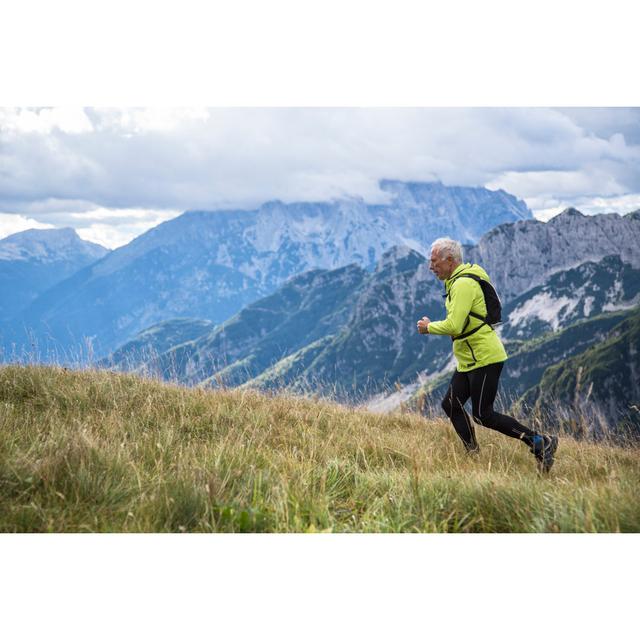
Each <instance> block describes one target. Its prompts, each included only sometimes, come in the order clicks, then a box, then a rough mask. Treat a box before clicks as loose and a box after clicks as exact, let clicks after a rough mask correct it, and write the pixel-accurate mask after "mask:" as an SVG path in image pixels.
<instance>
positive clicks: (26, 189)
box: [0, 108, 640, 246]
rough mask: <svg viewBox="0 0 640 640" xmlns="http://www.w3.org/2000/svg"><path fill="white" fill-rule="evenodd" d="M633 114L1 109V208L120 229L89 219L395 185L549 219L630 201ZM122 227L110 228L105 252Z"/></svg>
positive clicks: (639, 175)
mask: <svg viewBox="0 0 640 640" xmlns="http://www.w3.org/2000/svg"><path fill="white" fill-rule="evenodd" d="M74 114H75V115H74ZM639 115H640V110H637V109H636V110H632V109H626V110H621V111H616V110H615V109H612V110H609V109H600V110H598V109H590V110H587V111H578V112H577V113H576V112H575V110H559V109H548V108H536V109H525V108H512V109H507V108H486V109H472V108H451V109H443V108H434V109H418V108H398V109H391V108H389V109H387V108H383V109H374V108H365V109H328V108H320V109H294V108H283V109H259V108H249V109H228V108H226V109H92V108H88V109H85V110H80V111H79V112H78V111H77V110H76V111H73V110H72V111H70V112H68V113H67V116H68V119H65V117H63V116H64V114H63V113H62V112H59V111H57V110H51V109H50V110H43V109H40V110H33V109H31V110H24V109H22V110H20V109H17V110H15V109H14V110H4V111H0V145H1V149H0V169H1V170H0V209H1V210H4V211H11V212H15V213H21V214H24V215H29V216H32V217H34V218H35V219H37V220H39V221H41V222H45V223H53V224H56V225H60V224H69V223H71V224H74V225H76V227H77V228H82V227H84V228H85V229H90V228H92V225H94V224H98V223H104V224H109V225H111V226H117V227H120V228H121V229H125V227H126V226H127V225H132V224H134V222H135V220H136V217H135V215H133V214H123V215H122V216H120V217H118V216H116V215H113V214H104V215H106V216H107V217H106V218H104V219H103V220H101V219H98V218H97V217H96V215H97V214H95V212H96V211H97V210H99V209H103V210H105V211H107V210H108V211H114V210H117V211H124V210H148V211H183V210H185V209H219V208H246V207H253V206H257V205H258V204H260V203H262V202H265V201H267V200H272V199H280V200H284V201H294V200H323V199H329V198H333V197H342V196H347V195H352V196H360V197H363V198H364V199H365V200H367V201H369V202H377V201H380V200H381V199H382V198H383V197H384V196H383V194H381V193H380V191H379V189H378V184H377V183H378V180H379V179H381V178H397V179H403V180H435V179H439V180H442V181H443V182H444V183H445V184H458V185H486V186H489V187H490V188H503V189H505V190H506V191H509V192H511V193H513V194H514V195H516V196H518V197H521V198H524V199H525V200H526V201H527V203H528V204H529V205H530V206H531V207H532V208H533V209H534V210H548V209H552V208H554V207H556V206H559V204H558V203H560V204H562V203H564V202H565V201H568V202H571V203H573V202H574V201H577V199H578V198H584V197H590V198H596V197H607V198H611V197H617V196H622V195H624V194H631V193H638V192H640V146H638V144H637V141H638V140H640V117H638V116H639ZM618 116H619V121H620V126H619V127H616V122H617V120H616V118H618ZM634 118H635V121H634ZM85 120H86V121H87V122H88V123H89V124H88V125H87V123H86V122H85ZM74 122H75V124H73V123H74ZM54 123H55V125H54ZM82 123H84V124H82ZM70 131H75V132H76V133H74V134H73V135H70V133H69V132H70ZM574 206H575V205H574ZM92 212H94V213H93V214H92ZM71 213H77V214H82V218H81V217H79V216H76V217H75V218H72V217H70V216H71ZM94 214H95V215H94ZM136 215H137V214H136ZM92 216H93V217H92ZM151 219H152V218H151V217H149V218H148V220H151ZM134 226H135V225H134ZM96 229H97V227H96V228H94V231H93V232H91V233H98V231H96ZM133 229H134V227H129V231H126V232H125V231H118V232H117V234H116V235H114V236H113V238H112V240H111V241H110V243H111V244H110V246H113V243H114V242H119V241H120V240H119V239H121V238H122V237H125V236H127V234H129V233H131V232H132V231H133ZM100 233H103V232H102V231H101V232H100ZM114 233H115V232H114ZM117 238H119V239H117Z"/></svg>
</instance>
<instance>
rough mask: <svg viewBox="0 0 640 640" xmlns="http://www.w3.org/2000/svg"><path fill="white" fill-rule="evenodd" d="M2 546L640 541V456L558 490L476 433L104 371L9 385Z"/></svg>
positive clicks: (34, 375)
mask: <svg viewBox="0 0 640 640" xmlns="http://www.w3.org/2000/svg"><path fill="white" fill-rule="evenodd" d="M0 429H1V436H2V437H1V438H0V531H2V532H12V531H22V532H27V531H43V532H44V531H52V532H78V531H96V532H100V531H103V532H107V531H109V532H153V531H167V532H169V531H172V532H180V531H200V532H215V531H228V532H250V531H251V532H256V531H273V532H305V531H334V532H496V531H498V532H556V531H572V532H580V531H590V532H593V531H636V532H637V531H640V501H639V500H638V490H637V488H638V486H640V452H639V451H638V450H637V449H633V448H620V447H615V446H609V445H604V444H593V443H587V442H578V441H575V440H572V439H571V438H562V439H561V442H560V448H559V451H558V458H557V462H556V465H555V466H554V468H553V471H552V473H551V475H550V476H549V477H547V478H542V477H540V476H539V475H538V473H537V471H536V469H535V465H534V461H533V458H532V456H531V454H530V453H529V452H528V451H527V449H526V447H525V446H523V445H522V444H521V443H519V442H517V441H515V440H512V439H507V438H505V437H504V436H500V435H499V434H496V433H493V432H491V431H489V430H487V429H483V428H482V427H478V439H479V441H480V444H481V447H482V452H481V454H480V456H479V457H477V458H467V457H465V456H464V455H463V453H462V448H461V445H460V443H459V442H458V440H457V436H456V435H455V433H454V432H453V429H452V427H451V426H450V425H449V424H448V423H447V422H446V421H445V420H429V421H428V420H425V419H423V418H421V417H419V416H417V415H412V414H403V415H400V414H398V415H390V416H382V415H376V414H372V413H368V412H366V411H360V410H356V409H349V408H345V407H342V406H339V405H336V404H331V403H327V402H316V401H312V400H307V399H302V398H295V397H287V396H273V397H268V396H265V395H261V394H259V393H257V392H254V391H251V390H232V391H206V390H203V389H187V388H183V387H178V386H171V385H166V384H160V383H157V382H154V381H150V380H143V379H140V378H136V377H134V376H129V375H123V374H114V373H109V372H99V371H84V372H72V371H65V370H63V369H56V368H44V367H16V366H10V367H3V368H1V369H0Z"/></svg>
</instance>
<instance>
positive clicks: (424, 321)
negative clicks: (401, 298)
mask: <svg viewBox="0 0 640 640" xmlns="http://www.w3.org/2000/svg"><path fill="white" fill-rule="evenodd" d="M430 322H431V320H429V318H427V316H423V317H422V318H420V320H418V333H429V331H428V327H429V323H430Z"/></svg>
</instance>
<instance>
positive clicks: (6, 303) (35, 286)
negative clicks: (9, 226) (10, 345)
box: [0, 229, 109, 320]
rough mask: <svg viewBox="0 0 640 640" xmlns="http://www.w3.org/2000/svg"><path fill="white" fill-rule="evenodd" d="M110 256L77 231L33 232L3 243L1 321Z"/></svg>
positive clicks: (0, 252)
mask: <svg viewBox="0 0 640 640" xmlns="http://www.w3.org/2000/svg"><path fill="white" fill-rule="evenodd" d="M107 253H109V250H108V249H105V248H104V247H101V246H100V245H98V244H94V243H92V242H86V241H85V240H82V239H81V238H80V237H79V236H78V234H77V233H76V232H75V231H74V230H73V229H29V230H28V231H21V232H20V233H14V234H13V235H10V236H8V237H6V238H3V239H2V240H0V319H1V320H7V319H8V318H10V317H12V316H13V315H15V314H16V313H18V312H19V311H21V310H22V309H24V308H25V307H26V306H27V305H28V304H29V303H30V302H31V301H32V300H34V299H35V298H36V297H37V296H38V294H40V293H42V292H43V291H45V290H46V289H48V288H50V287H52V286H53V285H55V284H57V283H58V282H60V281H62V280H64V279H66V278H68V277H69V276H71V275H72V274H74V273H75V272H76V271H78V270H80V269H82V268H83V267H86V266H87V265H88V264H91V263H92V262H95V261H96V260H99V259H100V258H102V257H104V256H105V255H106V254H107Z"/></svg>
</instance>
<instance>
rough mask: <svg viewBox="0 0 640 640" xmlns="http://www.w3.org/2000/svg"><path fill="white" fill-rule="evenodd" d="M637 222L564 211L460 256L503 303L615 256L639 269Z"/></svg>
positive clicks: (509, 228)
mask: <svg viewBox="0 0 640 640" xmlns="http://www.w3.org/2000/svg"><path fill="white" fill-rule="evenodd" d="M638 247H640V216H638V215H637V214H635V213H631V214H629V215H626V216H620V215H618V214H616V213H608V214H601V215H595V216H585V215H583V214H582V213H580V212H579V211H576V210H575V209H566V210H565V211H564V212H563V213H561V214H560V215H558V216H556V217H555V218H552V219H551V220H550V221H549V222H539V221H537V220H524V221H521V222H516V223H515V224H502V225H500V226H498V227H496V228H495V229H493V230H492V231H490V232H489V233H486V234H485V235H484V236H483V237H482V238H481V240H480V242H479V243H478V244H477V246H474V247H470V248H468V250H467V251H466V253H465V260H466V261H468V262H477V263H479V264H481V265H482V266H483V267H484V268H485V269H486V270H487V272H488V273H489V274H490V275H491V278H492V280H493V282H494V284H495V285H496V288H497V289H498V291H499V292H500V295H501V297H502V299H503V302H509V301H510V300H512V299H513V298H515V297H516V296H518V295H520V294H521V293H523V292H525V291H528V290H529V289H532V288H533V287H536V286H538V285H541V284H542V283H543V282H544V281H545V280H546V279H547V278H548V276H549V275H551V274H553V273H555V272H557V271H564V270H566V269H570V268H572V267H576V266H578V265H580V264H582V263H583V262H585V261H587V260H591V261H594V262H598V261H600V260H602V258H604V257H605V256H609V255H617V256H619V257H620V259H621V260H622V261H623V262H626V263H628V264H630V265H631V266H633V267H635V268H636V269H638V268H640V250H639V249H638Z"/></svg>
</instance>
